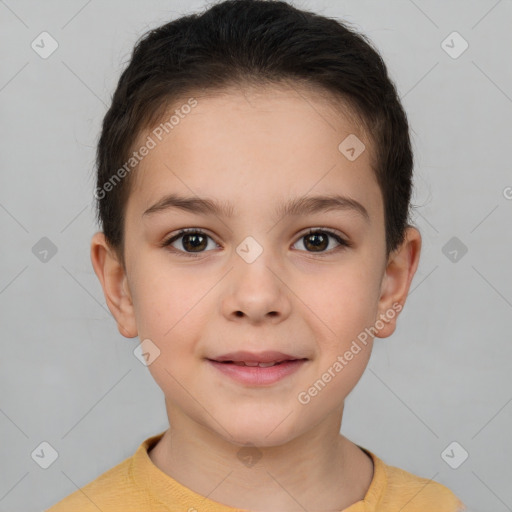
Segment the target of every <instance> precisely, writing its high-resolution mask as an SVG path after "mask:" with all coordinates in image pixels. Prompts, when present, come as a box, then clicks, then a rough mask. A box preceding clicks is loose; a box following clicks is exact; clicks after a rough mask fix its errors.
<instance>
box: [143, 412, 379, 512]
mask: <svg viewBox="0 0 512 512" xmlns="http://www.w3.org/2000/svg"><path fill="white" fill-rule="evenodd" d="M169 409H170V408H169V407H168V414H169V418H170V420H172V422H171V421H170V424H171V425H172V427H170V428H169V429H168V430H167V431H166V432H165V434H164V436H163V437H162V439H161V440H160V441H159V443H158V444H157V445H156V446H154V447H153V449H152V450H151V451H150V458H151V460H152V461H153V463H154V464H155V465H156V466H157V467H158V468H159V469H161V470H162V471H163V472H164V473H167V474H168V475H169V476H171V477H172V478H174V479H175V480H176V481H178V482H179V483H181V484H182V485H184V486H185V487H188V488H189V489H191V490H193V491H194V492H196V493H198V494H201V495H202V496H206V497H208V498H209V499H211V500H213V501H217V502H219V503H223V504H225V505H229V506H232V507H237V508H245V509H251V510H260V511H261V510H280V511H281V512H291V511H294V512H295V511H299V510H316V511H324V512H326V511H334V510H343V509H344V508H347V507H348V506H350V505H352V504H353V503H355V502H357V501H359V500H362V499H363V498H364V496H365V494H366V491H367V489H368V486H369V484H370V481H371V478H372V476H373V465H372V462H371V460H370V459H369V458H368V456H367V455H366V454H364V453H363V452H362V451H361V450H360V449H359V448H358V447H357V446H355V445H354V444H353V443H351V442H350V441H349V440H348V439H346V438H345V437H344V436H342V435H341V434H340V433H339V431H340V427H341V417H342V413H343V408H342V409H341V411H336V413H333V414H331V415H329V416H328V417H327V418H326V419H325V420H324V421H323V422H322V423H321V424H319V425H318V426H316V427H315V429H313V430H312V431H309V432H307V433H304V434H302V435H299V436H297V437H295V438H293V439H291V440H289V441H288V442H286V443H284V444H280V445H278V446H254V445H252V446H250V445H249V446H241V445H240V444H234V443H231V442H229V441H228V440H226V439H224V438H222V437H220V436H219V435H218V434H217V433H215V432H212V430H210V429H208V428H206V427H205V426H204V425H200V424H198V423H196V422H194V421H193V420H191V419H190V418H189V417H187V416H185V415H183V414H180V411H179V410H169ZM262 489H264V490H265V492H264V493H262V492H261V490H262Z"/></svg>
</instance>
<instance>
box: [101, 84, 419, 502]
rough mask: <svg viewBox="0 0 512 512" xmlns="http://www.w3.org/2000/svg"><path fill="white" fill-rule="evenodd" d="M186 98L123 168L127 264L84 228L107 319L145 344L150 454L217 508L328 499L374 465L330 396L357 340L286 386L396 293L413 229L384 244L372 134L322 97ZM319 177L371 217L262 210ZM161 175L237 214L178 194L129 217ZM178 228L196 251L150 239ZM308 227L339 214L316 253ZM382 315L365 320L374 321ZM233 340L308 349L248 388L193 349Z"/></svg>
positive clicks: (364, 353)
mask: <svg viewBox="0 0 512 512" xmlns="http://www.w3.org/2000/svg"><path fill="white" fill-rule="evenodd" d="M299 92H300V93H299ZM195 98H196V99H197V101H198V105H197V106H196V107H195V108H194V109H192V111H191V112H190V113H189V114H188V115H187V116H185V117H184V118H183V119H181V120H180V122H179V125H177V126H175V128H174V129H173V131H171V132H170V133H169V135H167V136H166V137H165V138H164V139H163V140H162V141H161V142H159V143H158V144H157V146H156V147H155V148H154V149H152V150H151V151H150V152H149V154H148V155H147V156H146V157H145V158H144V159H143V160H142V161H141V163H140V164H139V167H138V168H137V171H136V175H135V176H134V177H135V181H134V183H133V187H132V190H131V193H130V196H129V200H128V203H127V209H126V222H125V258H126V269H124V268H123V266H122V265H121V264H120V262H119V260H118V258H117V257H116V255H115V251H113V250H112V249H111V248H110V247H109V246H108V244H107V243H106V241H105V238H104V236H103V233H101V232H98V233H96V234H95V235H94V236H93V238H92V243H91V260H92V264H93V266H94V270H95V272H96V275H97V276H98V278H99V280H100V282H101V285H102V287H103V291H104V294H105V298H106V301H107V304H108V307H109V309H110V311H111V312H112V314H113V316H114V318H115V320H116V322H117V325H118V328H119V332H120V333H121V334H122V335H123V336H126V337H128V338H133V337H135V336H139V338H140V339H141V340H145V339H150V340H151V341H152V342H153V343H154V344H155V345H156V346H157V347H158V348H159V350H160V355H159V356H158V357H157V358H156V359H155V361H154V362H153V363H151V364H150V365H149V366H148V369H149V371H150V372H151V374H152V376H153V377H154V379H155V381H156V382H157V384H158V385H159V386H160V387H161V389H162V391H163V392H164V395H165V402H166V409H167V414H168V418H169V422H170V424H171V425H172V427H170V428H169V429H168V430H167V431H166V433H165V435H164V436H163V438H162V439H161V441H160V442H159V443H158V444H157V445H156V446H155V447H154V448H153V449H152V450H151V451H150V454H149V455H150V458H151V460H152V461H153V462H154V464H155V465H156V466H157V467H159V468H160V469H161V470H162V471H164V472H165V473H167V474H168V475H170V476H171V477H173V478H174V479H176V480H177V481H179V482H180V483H182V484H183V485H185V486H187V487H189V488H190V489H192V490H194V491H195V492H197V493H199V494H201V495H203V496H208V498H209V499H211V500H214V501H218V502H221V503H223V504H226V505H230V506H233V507H240V508H245V509H250V510H257V511H269V510H280V511H282V512H289V511H297V510H304V509H307V510H311V511H313V510H315V511H328V510H341V509H344V508H346V507H348V506H350V505H351V504H353V503H355V502H357V501H359V500H362V499H363V498H364V496H365V494H366V492H367V490H368V487H369V486H370V483H371V479H372V476H373V464H372V462H371V459H370V458H369V457H368V456H367V455H366V454H365V453H364V452H363V451H362V450H360V449H359V448H358V447H357V446H356V445H355V444H354V443H352V442H351V441H350V440H348V439H347V438H346V437H344V436H343V435H342V434H340V428H341V422H342V417H343V408H344V401H345V398H346V397H347V396H348V394H349V393H350V392H351V390H352V389H353V388H354V386H355V385H356V383H357V382H358V381H359V379H360V378H361V376H362V374H363V372H364V370H365V368H366V366H367V363H368V360H369V358H370V354H371V348H372V345H373V339H372V338H371V337H369V341H368V344H367V345H366V347H364V346H363V348H362V350H361V351H360V352H359V353H358V354H357V355H355V356H354V358H353V359H352V360H351V361H349V362H348V364H347V365H346V366H345V367H344V368H343V370H342V371H341V372H339V373H337V374H336V377H334V378H332V379H331V381H330V382H329V383H328V384H327V385H326V386H325V388H324V389H323V390H322V391H321V392H319V393H318V394H317V395H316V396H314V397H312V398H311V400H310V402H309V403H307V404H302V403H300V402H299V401H298V399H297V396H298V394H299V393H300V392H301V391H304V390H308V388H310V387H311V386H312V384H313V383H314V382H315V381H317V380H318V379H319V378H320V377H321V376H322V374H323V373H324V372H325V371H326V370H327V369H328V368H329V367H332V365H333V363H334V362H335V361H336V360H337V357H338V356H339V355H342V354H344V353H345V352H346V351H347V350H348V349H349V348H350V346H351V343H352V341H353V340H355V339H356V338H357V336H358V334H359V333H361V332H362V331H364V329H365V328H368V327H370V326H373V325H374V324H375V322H376V320H378V319H379V315H383V314H386V312H387V311H389V310H390V309H393V304H396V303H399V304H400V305H402V306H403V305H404V304H405V300H406V297H407V293H408V291H409V287H410V284H411V281H412V278H413V276H414V274H415V272H416V269H417V266H418V262H419V255H420V250H421V236H420V233H419V232H418V230H417V229H415V228H413V227H409V228H408V229H407V233H406V239H405V241H404V243H403V244H402V245H401V246H400V247H399V248H398V249H397V250H396V251H394V252H393V253H392V254H391V255H390V256H389V257H388V258H386V254H385V231H384V207H383V200H382V195H381V191H380V189H379V186H378V184H377V181H376V179H375V176H374V174H373V171H372V169H371V158H372V149H373V148H372V146H371V142H370V140H369V139H368V138H367V137H366V136H365V134H364V133H363V132H362V131H361V130H360V128H358V127H357V126H356V125H354V123H352V122H351V121H350V119H351V118H349V117H347V116H343V115H340V111H339V110H338V109H336V108H335V105H334V103H333V102H332V101H329V100H328V99H326V97H324V96H320V95H319V94H312V93H311V91H309V92H308V91H307V90H305V89H304V90H300V89H299V87H298V86H296V87H294V88H287V87H285V86H274V87H268V88H265V89H261V88H260V89H259V90H258V91H256V90H252V89H251V90H250V89H249V88H247V89H245V90H244V91H241V90H225V91H223V92H222V93H221V92H219V93H216V94H210V95H208V96H206V95H203V96H201V95H195ZM150 133H151V131H149V130H147V131H145V132H143V133H141V134H140V137H139V140H140V141H144V140H145V139H146V137H147V135H148V134H150ZM349 134H356V135H357V136H358V137H359V138H360V139H361V140H362V141H363V142H364V143H365V145H366V150H365V151H363V153H362V154H361V155H360V156H359V157H358V158H357V159H356V160H355V161H349V160H348V159H347V158H346V157H345V156H344V155H343V154H342V153H341V152H340V151H339V150H338V146H339V144H340V142H341V141H342V140H343V139H345V137H347V135H349ZM333 191H336V192H338V193H342V194H343V195H346V196H349V197H351V198H353V199H355V200H357V201H358V202H360V203H361V204H362V205H363V206H364V207H365V208H366V209H367V211H368V214H369V219H370V220H369V222H366V221H365V220H364V218H363V217H362V216H361V215H359V214H358V213H356V212H354V211H350V210H345V211H330V212H320V213H314V214H307V215H302V216H297V217H285V218H280V219H279V220H278V221H277V220H276V219H275V218H274V217H273V211H274V208H275V207H276V206H278V205H280V204H282V203H284V202H285V201H286V200H288V199H290V198H293V197H301V196H305V195H307V196H312V195H320V194H332V193H333ZM169 192H175V193H179V194H182V195H186V196H199V197H207V198H214V199H217V200H222V201H231V202H232V203H233V206H234V211H235V216H234V217H233V218H228V217H218V216H215V215H211V214H207V215H203V214H196V213H191V212H185V211H183V210H178V209H169V210H166V211H163V212H159V213H156V214H152V215H147V216H143V212H144V211H145V210H146V209H147V208H149V207H150V206H152V205H153V204H154V203H156V202H157V201H158V200H159V199H160V198H161V197H162V196H163V195H164V194H165V193H169ZM181 228H201V229H202V230H204V231H206V233H207V235H208V236H209V237H211V238H207V239H206V240H207V242H206V241H204V245H202V246H201V247H202V249H201V250H202V252H201V253H200V254H199V255H198V257H196V258H193V257H187V256H186V254H185V255H183V254H184V253H185V252H186V251H187V250H188V251H189V252H192V251H193V245H192V244H191V243H190V238H189V239H188V242H189V243H188V245H187V244H186V240H185V239H186V237H185V238H184V237H182V238H181V239H178V240H176V241H175V242H174V243H173V246H172V247H173V248H174V249H175V251H179V250H181V251H182V253H181V255H180V253H179V252H172V249H171V247H162V246H161V245H160V244H161V242H162V241H164V240H166V239H168V238H169V237H170V236H171V235H172V234H173V233H174V234H175V233H177V232H178V231H179V230H180V229H181ZM308 228H329V229H331V230H334V231H338V232H339V234H340V235H342V238H344V239H345V240H348V241H350V242H351V243H352V245H351V246H350V247H343V246H340V245H339V244H338V243H337V242H336V240H335V239H333V238H330V237H328V238H327V240H329V245H328V246H327V241H326V242H325V245H323V246H322V249H320V253H322V254H325V256H324V257H322V256H320V255H319V254H320V253H319V252H315V248H314V246H313V244H312V243H308V240H311V237H309V238H308V237H306V234H307V233H306V230H307V229H308ZM247 236H251V237H253V238H254V239H255V240H256V241H257V242H258V243H259V245H260V246H261V247H262V249H263V252H262V253H261V255H260V256H259V257H257V258H256V260H255V261H254V262H252V263H247V261H245V260H244V259H243V258H241V257H240V256H239V254H238V253H237V252H236V248H237V247H238V246H239V244H240V243H241V242H242V241H243V240H244V239H245V238H246V237H247ZM324 237H325V235H324ZM183 243H185V244H186V245H185V246H184V245H183ZM338 248H339V249H338ZM194 254H197V253H194ZM388 316H389V315H388ZM388 316H386V318H388ZM397 318H398V314H396V315H394V318H392V319H390V320H388V321H387V322H385V324H384V327H383V328H382V329H380V330H379V331H378V334H377V336H378V337H380V338H385V337H388V336H390V335H391V334H392V333H393V332H394V330H395V327H396V320H397ZM360 345H361V344H360ZM235 350H249V351H256V352H257V351H263V350H278V351H281V352H284V353H287V354H292V355H295V356H296V357H306V358H308V361H307V362H306V363H305V364H304V365H303V366H302V367H301V368H300V369H299V370H298V371H297V372H295V373H294V374H293V375H290V376H288V377H286V378H285V379H283V380H281V381H279V382H277V383H275V384H273V385H270V386H267V387H254V386H248V385H243V384H240V383H237V382H235V381H233V380H231V379H230V378H229V377H226V376H225V375H223V374H222V373H221V372H219V371H218V370H217V369H215V368H213V367H212V366H211V364H210V363H209V362H208V361H207V360H206V359H205V358H206V357H210V358H214V357H215V356H220V355H222V354H225V353H227V352H231V351H235ZM366 406H367V404H366ZM244 446H249V447H252V448H251V449H252V450H253V452H252V453H253V454H257V455H258V456H260V457H261V458H260V459H259V461H258V462H257V463H256V464H255V465H253V466H251V467H249V466H246V465H244V464H243V463H242V462H241V461H240V460H239V458H238V457H237V453H238V452H239V450H240V449H241V448H242V447H244ZM246 449H247V448H246ZM261 489H265V492H261ZM212 490H213V491H212ZM199 508H200V504H198V509H199Z"/></svg>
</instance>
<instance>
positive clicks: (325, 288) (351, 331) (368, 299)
mask: <svg viewBox="0 0 512 512" xmlns="http://www.w3.org/2000/svg"><path fill="white" fill-rule="evenodd" d="M318 283H319V281H317V285H316V286H312V283H309V285H305V286H307V287H306V288H305V290H309V291H308V293H307V294H306V297H307V300H305V303H306V304H307V306H308V307H309V309H310V310H311V312H312V313H313V314H314V315H316V317H317V321H318V320H321V322H322V323H323V324H324V328H325V332H326V335H327V337H328V338H329V339H331V340H333V343H334V344H335V345H336V349H338V350H339V349H340V348H342V347H343V346H344V345H345V344H347V343H348V344H349V345H350V342H351V340H352V339H353V338H354V337H357V335H358V334H359V333H360V332H361V331H364V329H365V328H366V327H368V326H370V325H372V324H373V322H374V321H375V316H376V313H377V306H378V293H377V289H378V287H377V286H376V277H375V276H374V275H373V273H372V272H371V270H370V268H369V267H368V266H366V267H365V266H364V265H357V266H356V265H352V266H350V267H349V266H347V267H344V268H340V270H339V271H337V272H331V273H330V275H329V278H328V279H322V280H321V281H320V284H318Z"/></svg>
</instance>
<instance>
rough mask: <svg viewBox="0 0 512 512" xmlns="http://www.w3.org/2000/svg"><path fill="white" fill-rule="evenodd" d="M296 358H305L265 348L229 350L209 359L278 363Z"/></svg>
mask: <svg viewBox="0 0 512 512" xmlns="http://www.w3.org/2000/svg"><path fill="white" fill-rule="evenodd" d="M296 359H305V358H304V357H295V356H291V355H289V354H283V353H282V352H275V351H273V350H267V351H265V352H247V351H245V350H241V351H238V352H230V353H229V354H224V355H222V356H218V357H215V359H210V360H211V361H219V362H222V361H233V362H244V363H245V362H247V363H273V362H276V363H279V362H281V361H294V360H296Z"/></svg>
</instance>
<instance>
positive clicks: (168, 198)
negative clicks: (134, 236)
mask: <svg viewBox="0 0 512 512" xmlns="http://www.w3.org/2000/svg"><path fill="white" fill-rule="evenodd" d="M171 208H177V209H181V210H185V211H188V212H191V213H196V214H204V215H207V214H213V215H216V216H219V217H221V216H222V217H233V214H234V206H233V204H232V203H229V202H221V201H216V200H214V199H206V198H199V197H183V196H179V195H177V194H167V195H165V196H164V197H162V198H161V199H160V200H159V201H157V202H156V203H155V204H153V206H150V207H149V208H148V209H147V210H146V211H145V212H144V213H143V214H142V216H143V217H144V216H146V215H151V214H154V213H157V212H162V211H165V210H168V209H171ZM331 210H338V211H352V212H356V213H358V214H359V215H360V216H362V217H363V218H364V220H365V221H366V222H367V223H370V215H369V214H368V211H367V210H366V208H365V207H364V206H363V205H362V204H361V203H359V202H358V201H356V200H355V199H352V198H350V197H346V196H342V195H321V196H304V197H298V198H294V199H291V200H290V201H288V202H287V203H285V204H283V205H280V206H279V207H278V208H277V209H276V210H275V214H274V215H275V216H276V218H277V219H279V218H281V217H286V216H299V215H308V214H313V213H319V212H328V211H331Z"/></svg>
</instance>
